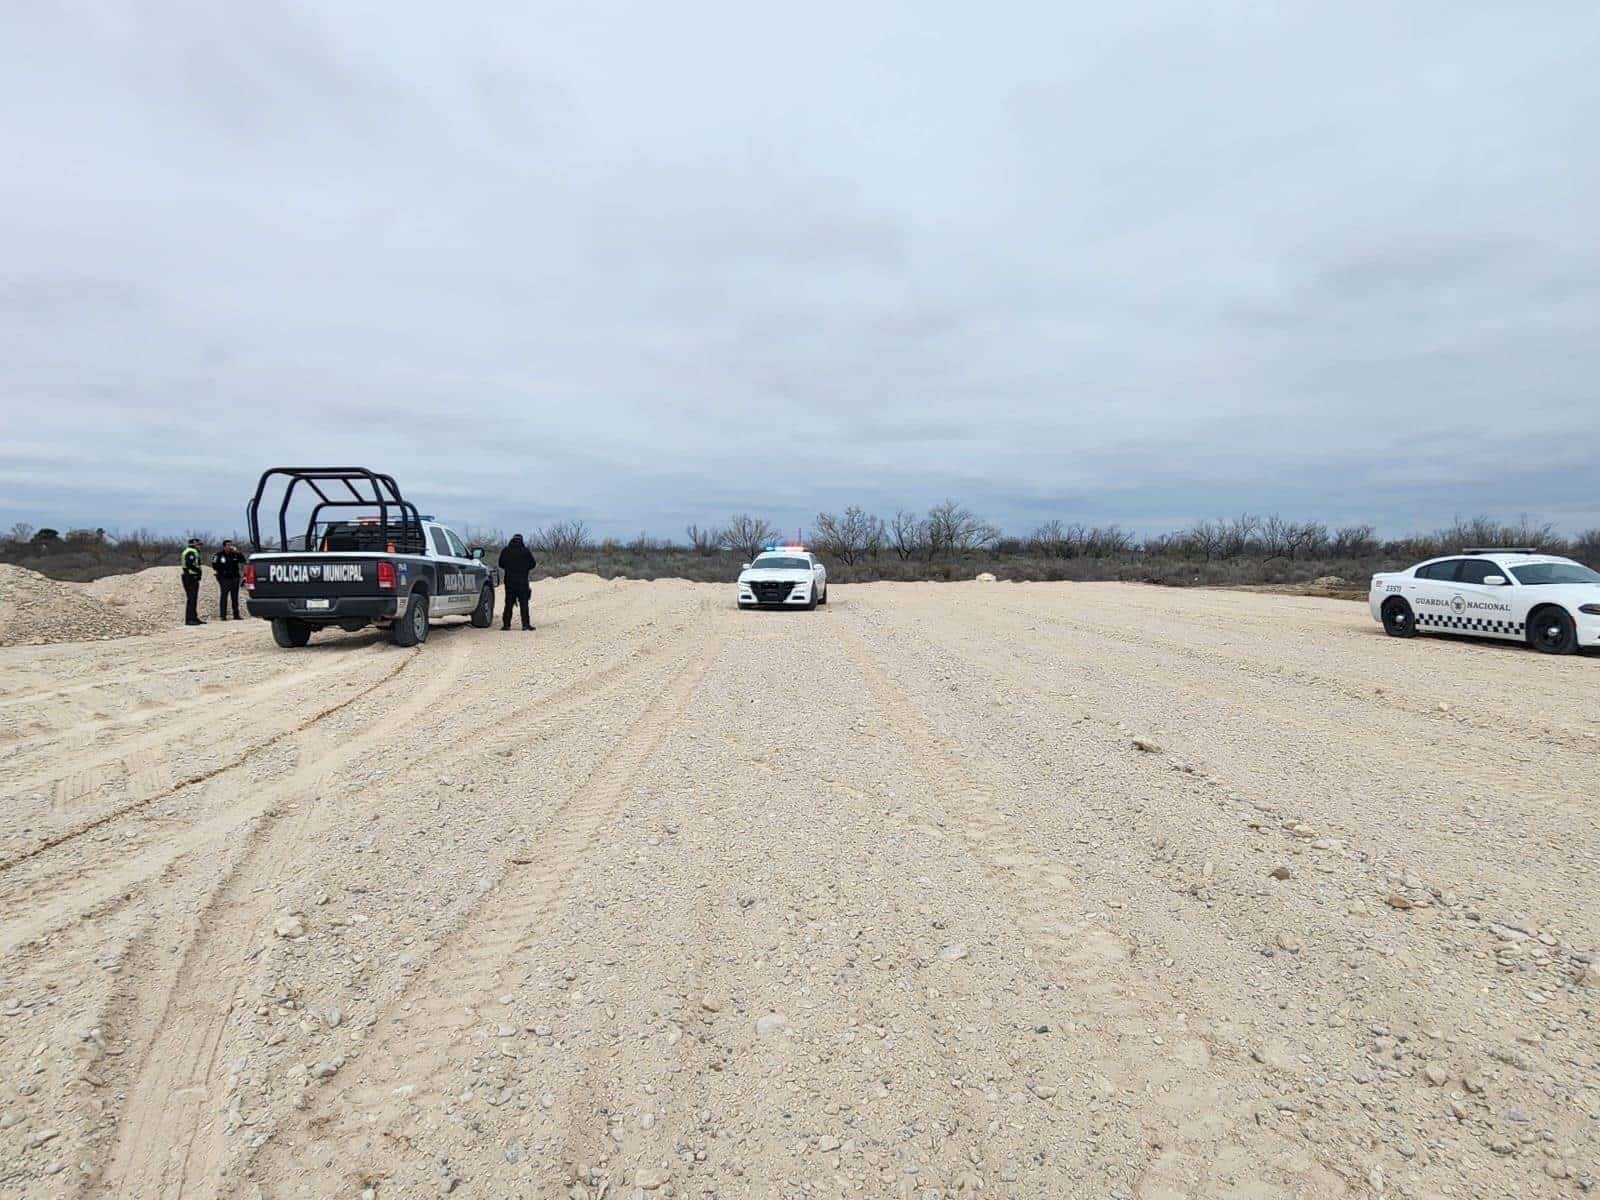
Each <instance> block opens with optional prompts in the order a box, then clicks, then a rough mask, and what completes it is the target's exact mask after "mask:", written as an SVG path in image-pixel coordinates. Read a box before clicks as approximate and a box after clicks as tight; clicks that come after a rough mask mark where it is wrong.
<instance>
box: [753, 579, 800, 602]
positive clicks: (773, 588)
mask: <svg viewBox="0 0 1600 1200" xmlns="http://www.w3.org/2000/svg"><path fill="white" fill-rule="evenodd" d="M794 586H795V585H794V584H792V583H790V582H788V581H787V580H782V579H763V580H758V581H757V582H755V583H752V584H751V585H750V590H751V591H752V592H754V593H755V594H756V600H757V602H759V603H761V604H782V603H783V602H784V601H785V600H787V599H788V598H789V593H790V592H791V591H792V590H793V589H794Z"/></svg>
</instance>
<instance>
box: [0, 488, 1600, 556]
mask: <svg viewBox="0 0 1600 1200" xmlns="http://www.w3.org/2000/svg"><path fill="white" fill-rule="evenodd" d="M462 533H463V536H466V537H467V540H468V541H469V542H470V543H472V544H476V545H483V546H485V547H486V548H487V549H488V550H489V551H491V552H494V551H497V550H498V549H499V548H500V547H501V546H502V545H504V543H505V541H506V538H505V536H504V535H503V534H502V533H501V532H500V531H498V530H490V529H482V528H479V529H474V528H472V527H470V526H468V527H466V528H465V529H463V530H462ZM191 536H198V537H200V538H201V539H202V541H203V542H204V543H205V544H206V545H207V546H215V545H217V544H219V543H220V541H221V539H220V538H219V537H218V536H216V535H214V534H208V533H204V532H200V531H188V532H186V533H185V534H183V535H182V536H171V535H164V534H159V533H155V532H152V531H150V530H147V529H138V530H133V531H131V532H128V533H120V534H119V533H112V532H108V531H107V530H105V529H103V528H97V529H68V530H65V531H61V530H57V529H53V528H49V527H43V528H36V527H34V526H33V525H30V524H27V523H25V522H18V523H16V524H14V525H13V526H12V527H11V529H10V530H9V531H8V532H7V533H6V534H5V535H4V536H3V537H0V559H3V560H4V561H8V562H18V561H22V560H26V559H30V558H31V559H49V558H59V557H60V556H63V555H65V556H76V557H79V558H88V559H93V558H96V557H105V558H115V559H117V560H119V561H121V562H124V563H132V564H134V567H135V569H137V567H139V566H152V565H157V564H159V563H163V562H168V561H172V560H174V559H175V557H176V555H177V553H178V551H179V549H181V547H182V546H183V544H184V542H185V540H186V539H187V538H188V537H191ZM233 536H234V538H235V540H238V537H239V535H237V534H234V535H233ZM527 540H528V543H529V545H530V546H532V547H533V549H534V551H535V553H538V554H541V555H542V556H544V557H546V558H547V559H550V560H553V562H554V563H571V562H574V561H576V560H579V559H588V558H594V557H596V556H600V557H604V556H616V555H632V556H635V557H638V558H651V557H662V556H680V557H696V558H707V559H715V558H720V557H723V556H729V555H736V556H740V557H741V558H744V559H749V558H752V557H754V556H755V555H756V554H758V553H759V552H760V551H761V550H762V548H763V547H765V546H768V545H772V544H777V543H783V542H786V541H787V540H788V538H787V536H786V535H785V534H784V533H783V532H782V531H781V530H780V528H779V527H778V526H777V525H776V524H775V523H774V522H772V521H771V520H768V519H767V518H764V517H760V516H757V515H755V514H752V513H736V514H734V515H733V516H731V517H729V518H728V519H727V520H726V521H724V522H723V523H721V524H719V525H699V524H691V525H688V526H686V527H685V529H684V536H683V540H682V541H681V542H678V541H673V540H671V539H663V538H657V537H652V536H650V535H648V534H644V533H641V534H639V535H638V536H637V537H634V538H631V539H627V540H623V539H618V538H614V537H603V538H602V537H597V536H595V535H594V533H593V532H592V531H591V530H590V527H589V526H588V524H587V523H586V522H585V521H583V520H580V519H576V518H567V519H563V520H558V521H552V522H549V523H547V524H545V525H543V526H540V527H538V528H536V529H534V530H533V531H532V532H531V533H529V534H528V535H527ZM805 540H806V544H807V545H808V546H810V547H811V548H812V549H813V550H815V551H816V552H817V553H818V554H820V555H821V556H822V557H823V558H825V559H829V560H832V561H835V562H838V563H841V564H843V565H845V566H847V567H857V566H863V565H866V564H872V563H878V562H884V561H886V562H888V563H893V564H900V565H902V566H903V567H908V568H909V567H912V566H914V565H915V564H919V563H922V564H936V563H942V564H949V563H954V562H960V561H965V560H971V559H975V558H984V559H1015V558H1033V559H1040V560H1047V561H1048V560H1058V561H1061V560H1073V559H1089V560H1117V561H1136V560H1154V559H1161V560H1171V561H1181V562H1194V563H1202V564H1211V563H1229V562H1237V561H1240V560H1254V561H1257V562H1262V563H1267V562H1273V561H1281V562H1284V563H1291V564H1292V563H1297V562H1306V561H1321V562H1338V563H1371V562H1374V561H1378V560H1382V561H1384V562H1389V563H1410V562H1414V561H1417V560H1419V559H1424V558H1431V557H1435V556H1437V555H1440V554H1448V553H1452V552H1454V551H1456V550H1459V549H1461V548H1463V547H1465V546H1533V547H1537V548H1538V549H1540V550H1543V551H1547V552H1550V553H1562V554H1570V555H1571V556H1572V557H1575V558H1578V559H1581V560H1583V561H1587V562H1590V563H1595V562H1597V561H1600V528H1596V529H1589V530H1585V531H1582V532H1580V533H1578V534H1576V535H1574V536H1565V535H1563V534H1561V533H1560V532H1558V531H1557V530H1556V528H1555V526H1554V525H1553V524H1552V523H1550V522H1537V521H1534V520H1533V519H1531V518H1529V517H1527V516H1522V517H1520V518H1518V519H1517V520H1516V521H1514V522H1504V521H1497V520H1494V519H1492V518H1490V517H1487V516H1478V517H1472V518H1467V519H1460V518H1458V519H1457V520H1455V521H1454V522H1452V523H1451V524H1450V525H1447V526H1445V527H1443V528H1440V529H1438V530H1435V531H1433V532H1431V533H1413V534H1407V535H1404V536H1401V537H1398V538H1388V539H1383V538H1379V537H1378V535H1377V532H1376V527H1375V526H1374V525H1372V524H1370V523H1366V524H1354V525H1343V526H1338V527H1330V526H1328V525H1327V524H1326V523H1324V522H1321V521H1316V520H1303V521H1297V520H1292V519H1288V518H1285V517H1282V516H1279V515H1277V514H1272V515H1268V516H1257V515H1255V514H1251V513H1241V514H1239V515H1237V516H1233V517H1228V518H1208V519H1203V520H1199V521H1195V522H1193V523H1191V524H1190V525H1188V526H1186V527H1184V528H1183V529H1180V530H1175V531H1173V532H1170V533H1162V534H1153V535H1146V536H1143V537H1141V536H1140V535H1138V534H1136V533H1134V532H1133V531H1131V530H1128V529H1126V528H1124V527H1123V526H1121V525H1118V524H1107V525H1097V524H1091V523H1088V522H1083V521H1063V520H1060V519H1054V518H1052V519H1050V520H1046V521H1043V522H1041V523H1039V524H1038V525H1036V526H1035V527H1034V528H1033V529H1031V530H1030V531H1028V532H1027V533H1026V534H1022V535H1015V534H1007V533H1005V532H1004V531H1003V530H1002V529H1001V528H1000V527H999V526H998V525H996V524H995V523H993V522H991V521H989V520H987V519H985V518H984V517H982V516H981V515H979V514H978V513H976V512H974V511H973V510H972V509H971V508H969V507H968V506H966V505H964V504H962V503H960V502H958V501H956V500H948V499H947V500H943V501H940V502H939V503H937V504H934V505H932V506H931V507H930V508H928V509H927V510H926V511H925V512H916V511H913V510H908V509H897V510H896V511H895V512H894V513H893V514H892V515H891V516H889V517H881V516H878V515H876V514H873V513H870V512H868V511H867V510H866V509H864V508H862V507H861V506H859V505H851V506H849V507H847V508H845V509H844V510H843V511H840V512H820V513H818V514H817V516H816V518H815V520H814V521H813V522H812V524H811V528H810V530H809V531H808V532H807V534H806V539H805Z"/></svg>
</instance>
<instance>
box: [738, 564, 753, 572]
mask: <svg viewBox="0 0 1600 1200" xmlns="http://www.w3.org/2000/svg"><path fill="white" fill-rule="evenodd" d="M749 569H750V564H749V563H740V564H739V570H741V571H748V570H749Z"/></svg>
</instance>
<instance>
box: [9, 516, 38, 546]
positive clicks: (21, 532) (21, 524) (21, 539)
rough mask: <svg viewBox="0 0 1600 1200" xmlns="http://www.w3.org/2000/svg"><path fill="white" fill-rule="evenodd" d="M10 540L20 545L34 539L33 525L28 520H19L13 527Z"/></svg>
mask: <svg viewBox="0 0 1600 1200" xmlns="http://www.w3.org/2000/svg"><path fill="white" fill-rule="evenodd" d="M8 540H10V541H13V542H16V543H17V545H19V546H20V545H23V544H24V543H26V542H31V541H32V540H33V526H32V525H30V524H28V523H27V522H26V521H18V522H17V523H16V524H15V525H13V526H12V527H11V533H10V534H9V535H8Z"/></svg>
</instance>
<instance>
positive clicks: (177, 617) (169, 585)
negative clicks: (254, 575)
mask: <svg viewBox="0 0 1600 1200" xmlns="http://www.w3.org/2000/svg"><path fill="white" fill-rule="evenodd" d="M79 586H80V587H82V589H83V590H84V591H85V592H87V593H88V594H89V595H90V596H91V597H93V598H94V599H96V600H98V601H100V602H101V603H102V604H105V605H108V606H109V607H111V608H114V609H116V610H117V611H119V612H121V613H123V614H125V615H127V616H129V617H132V618H134V619H135V620H138V621H142V622H146V623H148V624H151V625H158V626H163V627H164V626H168V625H173V624H177V623H181V622H182V620H183V584H182V583H180V582H179V581H178V568H177V567H146V568H145V569H144V570H142V571H135V572H133V574H131V575H107V576H106V577H105V578H103V579H96V580H95V581H94V582H93V583H85V584H81V585H79ZM216 593H217V585H216V580H215V579H213V578H211V577H210V576H207V577H206V578H205V579H202V580H201V581H200V604H201V608H202V611H201V615H202V616H210V615H212V614H210V613H207V612H205V611H204V608H205V605H206V603H207V602H208V601H209V602H210V604H211V606H212V608H215V607H216V599H217V596H216Z"/></svg>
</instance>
